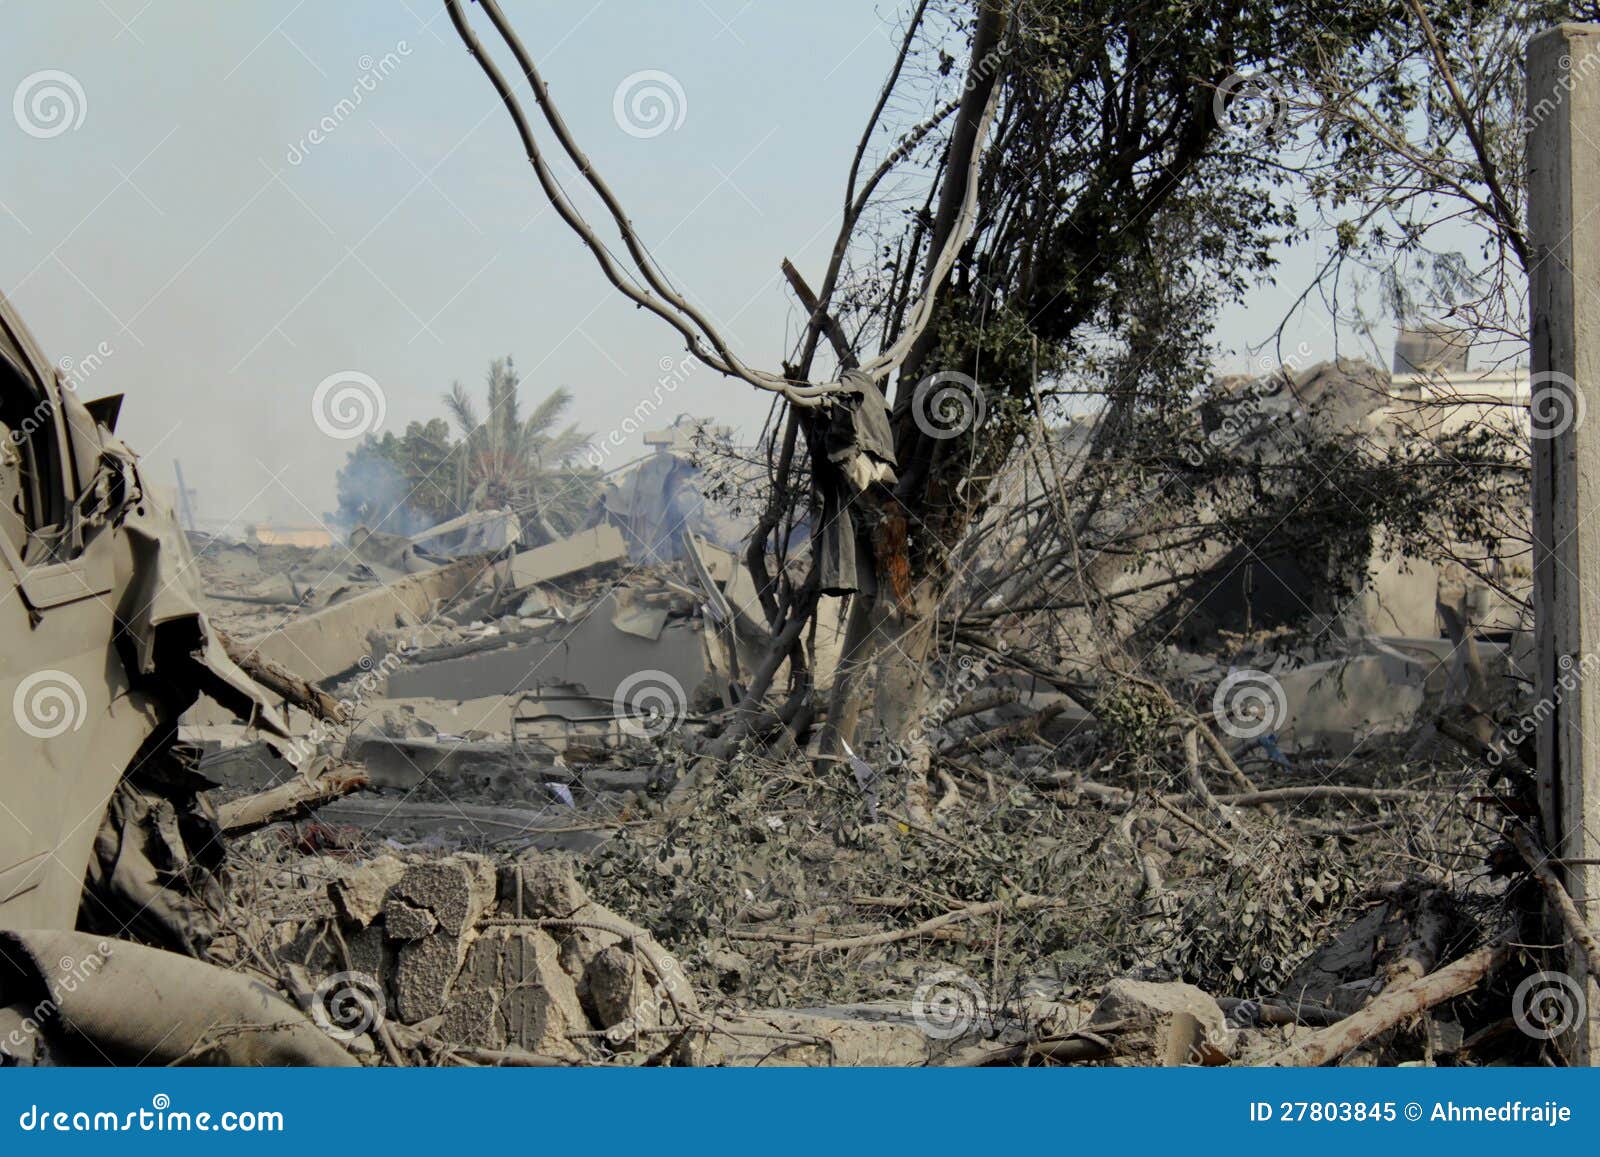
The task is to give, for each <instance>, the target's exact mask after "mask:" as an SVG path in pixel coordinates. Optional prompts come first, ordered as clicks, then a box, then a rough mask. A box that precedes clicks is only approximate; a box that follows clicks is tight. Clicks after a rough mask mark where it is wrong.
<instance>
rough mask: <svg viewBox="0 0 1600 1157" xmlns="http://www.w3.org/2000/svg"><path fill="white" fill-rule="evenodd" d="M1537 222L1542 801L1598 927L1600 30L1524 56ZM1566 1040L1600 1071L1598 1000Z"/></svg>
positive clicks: (1550, 35)
mask: <svg viewBox="0 0 1600 1157" xmlns="http://www.w3.org/2000/svg"><path fill="white" fill-rule="evenodd" d="M1527 118H1528V124H1527V127H1528V140H1527V149H1528V153H1527V159H1528V218H1529V226H1530V231H1531V239H1532V243H1533V245H1532V248H1533V268H1532V270H1531V271H1530V278H1529V282H1530V284H1529V294H1530V305H1531V315H1532V322H1533V333H1532V351H1531V352H1532V375H1531V394H1532V401H1531V410H1532V412H1531V415H1530V416H1531V420H1532V423H1531V424H1532V433H1533V496H1534V497H1533V508H1534V539H1535V545H1534V608H1535V619H1536V624H1537V630H1538V663H1539V688H1540V696H1541V700H1542V709H1543V710H1546V711H1548V712H1549V715H1548V716H1547V718H1546V721H1545V724H1544V726H1543V728H1542V729H1541V731H1540V734H1539V790H1540V796H1541V804H1542V807H1543V810H1544V822H1545V830H1546V834H1547V835H1548V837H1549V839H1550V841H1551V844H1552V846H1553V848H1554V851H1555V854H1556V855H1557V856H1559V857H1561V858H1562V859H1563V860H1588V861H1590V862H1589V863H1586V864H1572V865H1569V866H1567V867H1566V868H1565V869H1564V870H1563V871H1562V873H1561V875H1562V878H1563V879H1564V880H1565V882H1566V884H1567V887H1568V889H1569V890H1570V892H1571V893H1572V897H1573V899H1574V900H1575V901H1576V902H1577V904H1578V910H1579V911H1580V912H1582V913H1583V914H1584V916H1585V919H1586V920H1587V921H1588V922H1589V924H1590V925H1591V927H1592V926H1593V925H1594V924H1595V923H1596V921H1597V919H1600V867H1597V866H1596V865H1595V863H1594V861H1595V860H1597V859H1600V680H1596V681H1595V682H1594V683H1592V684H1590V683H1586V682H1585V681H1584V680H1583V679H1582V674H1583V673H1584V672H1585V671H1587V670H1588V669H1589V667H1590V665H1591V664H1592V663H1594V662H1595V661H1597V660H1600V25H1593V24H1563V25H1561V26H1560V27H1557V28H1553V29H1551V30H1550V31H1548V32H1545V33H1543V34H1541V35H1540V36H1538V37H1536V38H1535V39H1534V40H1533V41H1532V42H1531V43H1530V44H1529V46H1528V95H1527ZM1566 971H1567V972H1568V973H1569V974H1570V975H1571V976H1573V977H1574V978H1577V979H1579V980H1580V982H1582V983H1583V985H1584V990H1585V991H1586V992H1587V994H1588V1017H1587V1018H1586V1020H1585V1022H1584V1023H1582V1024H1580V1025H1578V1026H1577V1028H1576V1029H1575V1030H1574V1031H1573V1032H1572V1033H1571V1034H1570V1035H1568V1036H1564V1037H1563V1038H1562V1039H1561V1040H1560V1041H1559V1042H1557V1043H1559V1044H1560V1045H1561V1046H1563V1051H1565V1052H1568V1053H1569V1054H1570V1058H1571V1060H1572V1061H1573V1062H1575V1063H1578V1064H1592V1063H1595V1062H1596V1061H1600V1033H1597V1031H1596V1029H1597V1025H1600V1020H1597V1015H1600V998H1597V994H1596V991H1595V987H1594V985H1593V984H1592V983H1588V982H1587V981H1586V980H1584V979H1583V978H1584V977H1585V975H1586V974H1585V970H1584V967H1583V965H1582V963H1581V961H1580V959H1579V958H1578V957H1576V956H1574V957H1572V958H1570V959H1569V961H1568V966H1567V969H1566Z"/></svg>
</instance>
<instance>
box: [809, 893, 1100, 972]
mask: <svg viewBox="0 0 1600 1157" xmlns="http://www.w3.org/2000/svg"><path fill="white" fill-rule="evenodd" d="M1071 904H1072V902H1071V901H1070V900H1064V899H1062V898H1061V897H1059V896H1034V895H1024V896H1018V897H1017V898H1016V899H1015V900H985V901H983V902H982V903H978V904H967V905H964V906H963V907H960V908H957V909H955V910H954V911H951V912H946V913H944V914H943V915H940V916H934V917H933V918H932V919H929V920H924V921H923V922H922V923H921V924H917V925H915V926H913V927H911V928H897V929H895V930H893V931H889V932H874V933H872V934H870V935H867V936H843V937H840V938H838V939H836V940H819V941H817V942H816V943H815V944H808V945H806V946H804V947H803V948H800V949H797V950H796V951H795V952H794V953H793V955H795V956H797V957H804V956H809V955H811V954H812V953H815V952H842V951H845V950H847V949H850V948H875V947H877V946H879V945H883V944H894V943H896V942H898V941H901V940H914V939H916V938H917V937H918V936H927V935H929V934H930V933H934V932H937V931H939V929H941V928H944V927H947V926H948V925H950V924H954V923H955V922H956V921H958V920H976V919H979V918H981V917H983V916H989V915H992V914H993V913H995V912H1000V911H1004V910H1005V909H1007V908H1010V909H1011V910H1012V911H1015V912H1029V911H1034V910H1037V909H1040V908H1067V907H1070V906H1071Z"/></svg>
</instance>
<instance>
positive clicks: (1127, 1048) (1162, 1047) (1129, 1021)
mask: <svg viewBox="0 0 1600 1157" xmlns="http://www.w3.org/2000/svg"><path fill="white" fill-rule="evenodd" d="M1113 1024H1114V1025H1117V1026H1118V1029H1117V1033H1116V1039H1117V1047H1116V1054H1115V1056H1114V1058H1113V1059H1112V1060H1111V1062H1110V1063H1111V1064H1114V1065H1152V1064H1155V1065H1213V1064H1222V1063H1225V1062H1226V1061H1227V1058H1228V1056H1229V1055H1230V1054H1231V1052H1232V1050H1233V1033H1232V1030H1230V1029H1229V1028H1228V1023H1227V1019H1226V1018H1225V1017H1224V1016H1223V1013H1222V1009H1221V1008H1220V1007H1219V1006H1218V1005H1217V1002H1216V1001H1215V1000H1212V999H1211V997H1210V996H1208V995H1207V994H1206V993H1204V992H1202V991H1200V989H1198V988H1196V987H1195V986H1194V985H1192V984H1183V983H1180V982H1176V981H1174V982H1171V983H1166V984H1158V983H1154V982H1151V981H1144V980H1113V981H1112V982H1111V983H1110V984H1109V985H1107V986H1106V991H1105V995H1104V996H1102V997H1101V998H1100V1003H1099V1004H1098V1005H1096V1006H1095V1010H1094V1015H1093V1016H1091V1017H1090V1018H1089V1030H1090V1031H1091V1032H1093V1031H1095V1029H1096V1027H1101V1028H1107V1027H1109V1026H1111V1025H1113Z"/></svg>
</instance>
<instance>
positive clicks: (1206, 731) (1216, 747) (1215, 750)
mask: <svg viewBox="0 0 1600 1157" xmlns="http://www.w3.org/2000/svg"><path fill="white" fill-rule="evenodd" d="M1194 729H1195V730H1196V731H1197V732H1199V733H1200V738H1201V739H1203V740H1205V741H1206V746H1207V747H1209V748H1210V749H1211V754H1212V755H1213V756H1215V757H1216V760H1217V762H1218V763H1220V764H1221V765H1222V770H1224V771H1226V772H1227V773H1228V775H1229V776H1230V777H1232V779H1233V782H1234V783H1236V784H1238V785H1239V788H1240V790H1241V791H1246V792H1253V791H1255V790H1257V789H1256V785H1255V781H1254V780H1252V779H1251V778H1250V777H1249V776H1248V775H1246V774H1245V773H1244V769H1243V768H1241V767H1240V766H1239V765H1238V764H1237V763H1235V762H1234V759H1233V756H1231V755H1229V754H1228V749H1227V748H1226V747H1224V746H1223V743H1222V740H1220V739H1218V738H1217V733H1216V732H1215V731H1212V730H1211V727H1210V725H1208V724H1207V723H1206V722H1205V720H1203V719H1196V720H1195V721H1194ZM1261 810H1262V811H1264V812H1266V813H1267V814H1268V815H1275V814H1277V812H1276V809H1275V808H1273V807H1272V806H1271V805H1270V804H1264V805H1262V808H1261Z"/></svg>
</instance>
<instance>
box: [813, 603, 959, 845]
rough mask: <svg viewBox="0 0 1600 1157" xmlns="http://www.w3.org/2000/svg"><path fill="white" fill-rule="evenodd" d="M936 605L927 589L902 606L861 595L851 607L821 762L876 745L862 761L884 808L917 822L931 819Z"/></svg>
mask: <svg viewBox="0 0 1600 1157" xmlns="http://www.w3.org/2000/svg"><path fill="white" fill-rule="evenodd" d="M936 603H937V599H936V597H935V595H934V592H933V590H932V588H931V586H930V585H929V584H927V583H923V584H920V585H919V586H918V587H917V588H916V590H914V591H913V592H912V596H911V598H910V599H909V600H908V605H907V606H906V607H904V608H902V607H900V606H898V605H896V603H895V601H894V600H893V598H891V597H881V598H879V597H871V596H864V595H858V596H856V598H855V599H854V600H853V601H852V602H851V604H850V615H849V618H848V619H847V620H846V623H845V636H844V643H843V646H842V649H841V650H842V653H841V656H840V659H839V666H838V669H837V671H836V672H835V674H834V677H833V689H832V691H831V692H830V694H829V700H828V727H827V729H826V730H825V731H824V733H823V736H822V744H821V747H822V754H823V755H824V756H826V757H830V759H832V760H838V759H839V758H841V757H842V756H843V755H844V753H845V748H846V745H848V746H849V748H850V749H851V750H858V751H859V750H860V749H861V748H863V747H864V746H866V745H867V744H868V743H871V742H873V741H877V744H878V745H877V746H875V747H874V748H873V749H872V751H871V753H870V754H868V753H863V755H864V756H865V757H866V758H868V761H869V762H870V763H872V765H873V766H874V768H876V769H877V771H878V773H879V775H880V776H881V777H882V783H883V790H884V791H885V793H886V794H887V795H888V799H887V800H886V802H888V803H889V806H891V807H893V808H896V809H899V808H902V807H903V808H904V810H905V812H906V814H907V815H908V816H909V817H910V818H911V819H912V820H913V821H915V822H917V823H924V822H926V820H927V818H928V796H929V788H928V780H927V776H928V769H929V764H930V756H931V748H930V747H929V744H928V739H927V736H926V734H925V733H926V731H927V730H928V724H927V714H928V704H929V703H930V702H931V700H932V698H933V690H934V687H933V680H932V678H931V676H930V675H929V673H928V659H929V657H930V656H931V654H932V651H933V622H934V619H933V609H934V607H935V605H936ZM863 711H865V713H866V718H867V720H868V727H869V730H868V731H867V732H866V733H865V734H862V733H861V721H862V714H863Z"/></svg>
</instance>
